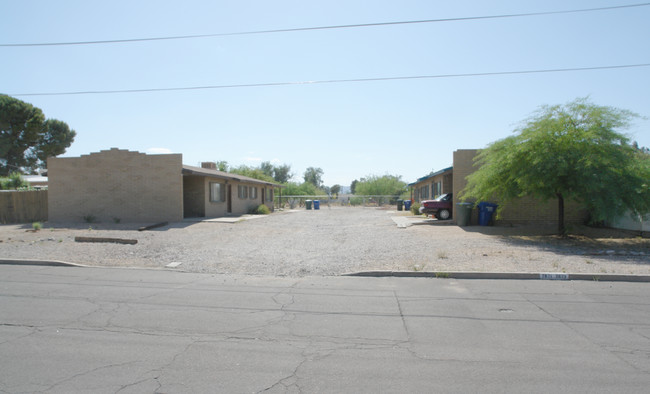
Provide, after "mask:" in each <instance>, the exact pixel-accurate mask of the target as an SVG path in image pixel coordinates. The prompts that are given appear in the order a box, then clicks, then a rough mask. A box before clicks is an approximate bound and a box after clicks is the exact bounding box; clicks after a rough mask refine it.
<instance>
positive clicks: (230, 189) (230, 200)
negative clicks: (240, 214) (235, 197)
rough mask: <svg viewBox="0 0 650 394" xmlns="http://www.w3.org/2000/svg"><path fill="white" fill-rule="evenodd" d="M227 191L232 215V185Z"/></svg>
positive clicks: (227, 202) (228, 204)
mask: <svg viewBox="0 0 650 394" xmlns="http://www.w3.org/2000/svg"><path fill="white" fill-rule="evenodd" d="M227 189H228V190H227V191H226V205H227V206H228V213H232V185H230V184H229V185H228V188H227Z"/></svg>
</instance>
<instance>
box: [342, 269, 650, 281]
mask: <svg viewBox="0 0 650 394" xmlns="http://www.w3.org/2000/svg"><path fill="white" fill-rule="evenodd" d="M342 276H360V277H370V278H384V277H396V278H438V279H496V280H504V279H514V280H564V281H566V280H582V281H592V282H599V281H601V282H650V275H626V274H582V273H580V274H567V273H564V272H469V271H459V272H453V271H437V272H422V271H418V272H411V271H365V272H353V273H349V274H343V275H342Z"/></svg>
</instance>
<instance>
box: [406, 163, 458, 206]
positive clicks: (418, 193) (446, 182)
mask: <svg viewBox="0 0 650 394" xmlns="http://www.w3.org/2000/svg"><path fill="white" fill-rule="evenodd" d="M453 173H454V168H453V167H448V168H444V169H442V170H440V171H436V172H434V173H432V174H429V175H427V176H424V177H422V178H419V179H418V180H417V181H415V182H413V183H409V185H408V186H409V188H410V189H411V199H412V200H413V201H415V202H421V201H422V200H433V199H434V198H436V197H438V196H439V195H441V194H447V193H452V192H453V190H454V189H453V179H454V174H453Z"/></svg>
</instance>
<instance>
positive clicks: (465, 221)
mask: <svg viewBox="0 0 650 394" xmlns="http://www.w3.org/2000/svg"><path fill="white" fill-rule="evenodd" d="M473 207H474V204H472V203H471V202H459V203H458V204H456V224H457V225H459V226H463V227H465V226H469V222H470V218H471V217H472V208H473Z"/></svg>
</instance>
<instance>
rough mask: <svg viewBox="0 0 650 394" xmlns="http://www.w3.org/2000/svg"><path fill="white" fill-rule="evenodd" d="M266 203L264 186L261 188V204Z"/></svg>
mask: <svg viewBox="0 0 650 394" xmlns="http://www.w3.org/2000/svg"><path fill="white" fill-rule="evenodd" d="M264 204H266V188H265V187H263V188H262V205H264Z"/></svg>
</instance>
